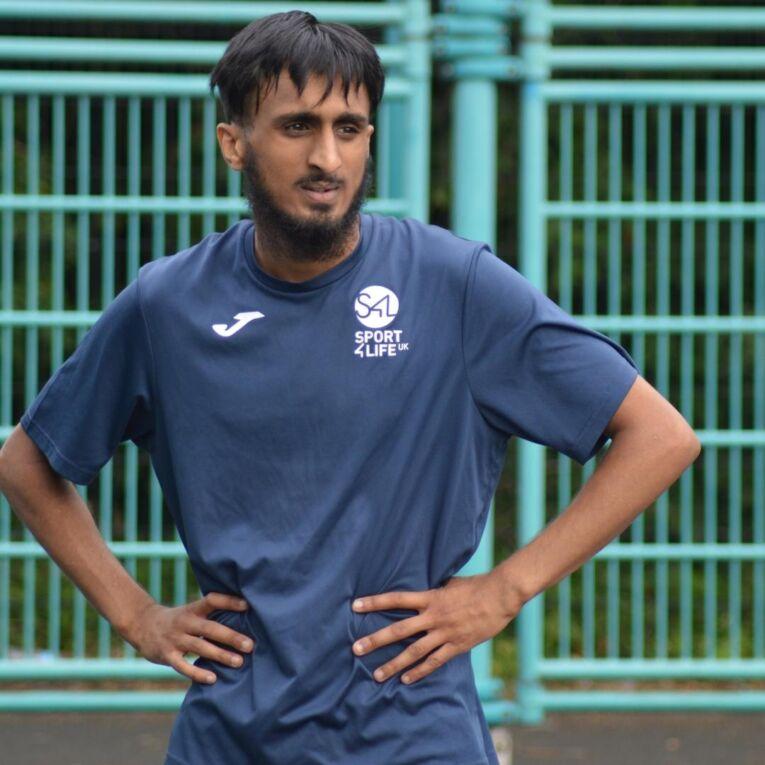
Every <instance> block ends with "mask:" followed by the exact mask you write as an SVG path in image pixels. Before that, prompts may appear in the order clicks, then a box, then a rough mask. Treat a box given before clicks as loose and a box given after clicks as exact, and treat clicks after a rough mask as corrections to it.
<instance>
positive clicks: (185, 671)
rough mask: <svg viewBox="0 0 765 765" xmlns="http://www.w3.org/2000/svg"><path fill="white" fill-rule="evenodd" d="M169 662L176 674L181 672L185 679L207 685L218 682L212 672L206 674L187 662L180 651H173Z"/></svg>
mask: <svg viewBox="0 0 765 765" xmlns="http://www.w3.org/2000/svg"><path fill="white" fill-rule="evenodd" d="M167 661H168V664H169V665H170V666H171V667H172V668H173V669H174V670H175V671H176V672H179V673H180V674H181V675H183V676H184V677H189V678H191V680H193V681H194V682H195V683H205V684H208V685H209V684H210V683H214V682H215V680H216V676H215V675H214V674H213V673H212V672H206V671H205V670H203V669H199V667H195V666H194V665H193V664H191V663H190V662H188V661H186V659H184V658H183V654H182V653H181V652H180V651H173V652H172V653H171V654H170V656H169V657H168V660H167Z"/></svg>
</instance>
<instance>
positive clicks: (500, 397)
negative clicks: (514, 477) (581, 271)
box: [462, 245, 639, 465]
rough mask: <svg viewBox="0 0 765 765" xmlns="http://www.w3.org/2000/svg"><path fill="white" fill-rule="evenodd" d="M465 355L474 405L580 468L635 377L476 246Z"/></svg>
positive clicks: (615, 354)
mask: <svg viewBox="0 0 765 765" xmlns="http://www.w3.org/2000/svg"><path fill="white" fill-rule="evenodd" d="M463 309H464V313H463V337H462V341H463V353H464V358H465V367H466V374H467V378H468V384H469V386H470V389H471V392H472V395H473V399H474V401H475V403H476V406H477V407H478V409H479V410H480V412H481V413H482V415H483V416H484V418H485V419H486V420H487V422H488V423H489V424H490V425H492V426H493V427H494V428H496V429H498V430H500V431H501V432H503V433H504V434H505V435H506V436H507V437H508V438H510V437H511V436H519V437H521V438H524V439H526V440H529V441H533V442H535V443H538V444H542V445H544V446H550V447H552V448H553V449H555V450H556V451H559V452H562V453H563V454H566V455H567V456H568V457H571V458H572V459H574V460H576V461H577V462H578V463H579V464H582V465H583V464H584V463H585V462H587V460H589V459H590V458H591V457H593V456H594V455H595V454H596V453H597V452H598V451H599V450H600V449H601V448H602V446H603V445H604V444H605V442H606V441H607V440H608V436H607V435H605V434H604V432H603V431H604V430H605V428H606V426H607V425H608V423H609V421H610V420H611V418H612V417H613V415H614V413H615V412H616V410H617V409H618V408H619V405H620V404H621V402H622V401H623V399H624V397H625V396H626V394H627V392H628V391H629V389H630V388H631V387H632V384H633V383H634V382H635V379H636V378H637V376H638V373H639V370H638V367H637V365H636V364H635V362H634V361H633V360H632V358H631V356H630V355H629V354H628V353H627V351H625V350H624V348H622V347H621V346H620V345H619V344H618V343H616V342H615V341H613V340H611V338H609V337H607V336H606V335H603V334H601V333H600V332H596V331H594V330H592V329H589V328H587V327H585V326H584V325H582V324H580V323H578V322H577V321H576V320H575V319H574V318H573V317H572V316H571V315H570V314H568V313H566V312H565V311H564V310H563V309H562V308H561V307H560V306H558V305H557V304H556V303H555V302H553V301H552V300H551V299H550V298H548V297H547V296H546V295H545V294H544V293H543V292H542V291H541V290H539V289H538V288H537V287H535V286H534V285H533V284H532V283H531V282H530V281H529V280H528V279H526V278H525V277H524V276H523V275H522V274H521V273H519V272H518V271H517V270H516V269H514V268H513V267H512V266H510V265H509V264H508V263H505V262H504V261H503V260H501V259H500V258H498V257H497V256H496V255H495V254H494V253H493V252H492V251H491V249H490V248H489V247H488V245H483V246H481V247H480V248H478V249H477V250H476V251H475V252H474V253H473V255H472V259H471V263H470V265H469V268H468V276H467V284H466V286H465V302H464V306H463Z"/></svg>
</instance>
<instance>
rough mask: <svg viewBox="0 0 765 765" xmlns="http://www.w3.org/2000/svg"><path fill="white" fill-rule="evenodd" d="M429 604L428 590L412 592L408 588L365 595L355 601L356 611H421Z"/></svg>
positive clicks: (354, 607) (354, 608)
mask: <svg viewBox="0 0 765 765" xmlns="http://www.w3.org/2000/svg"><path fill="white" fill-rule="evenodd" d="M427 605H428V590H422V591H420V592H412V591H406V590H400V591H398V590H397V591H393V592H383V593H381V594H379V595H364V596H361V597H358V598H356V599H355V600H354V601H353V610H354V611H379V610H381V609H385V608H409V609H412V610H413V611H419V610H420V609H422V608H425V607H426V606H427Z"/></svg>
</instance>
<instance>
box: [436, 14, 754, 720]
mask: <svg viewBox="0 0 765 765" xmlns="http://www.w3.org/2000/svg"><path fill="white" fill-rule="evenodd" d="M442 7H443V8H444V10H445V11H446V12H448V13H452V14H455V15H456V16H460V17H463V16H464V17H465V18H469V19H470V20H471V21H472V23H473V24H476V25H478V24H479V23H481V24H483V25H484V29H483V30H482V31H481V32H478V33H477V34H476V35H473V36H471V37H464V38H463V39H462V40H461V44H462V49H461V50H460V49H458V48H457V47H453V48H452V49H451V50H452V53H453V56H452V63H451V70H450V73H451V76H452V77H453V78H454V79H455V81H456V83H455V97H454V116H453V119H454V123H455V125H456V126H457V131H458V135H457V137H456V140H455V144H454V155H455V156H454V175H453V180H454V188H455V194H456V197H455V203H454V208H453V214H454V215H453V224H454V227H455V228H456V229H457V230H458V231H459V232H460V233H462V234H463V235H466V236H471V237H474V238H477V239H485V240H487V241H493V239H494V238H495V237H496V234H497V231H496V221H495V211H494V207H493V205H488V204H487V205H483V204H482V203H483V202H484V200H493V199H494V198H495V196H494V195H495V187H496V183H497V158H496V143H495V136H494V135H493V134H490V135H489V137H488V139H487V137H486V134H485V132H484V127H485V125H486V124H487V123H489V124H496V115H497V98H498V93H500V94H501V95H502V96H503V97H504V96H507V97H514V95H515V89H514V88H513V90H512V91H511V90H510V87H511V86H510V85H507V84H503V83H513V82H516V81H517V82H518V83H519V88H518V93H519V103H518V108H519V110H520V131H519V132H520V138H519V144H520V150H519V153H520V178H519V179H518V187H519V189H520V191H519V205H520V206H519V216H518V219H519V239H518V248H517V249H518V253H519V255H518V258H517V259H516V261H515V262H516V264H517V265H518V266H519V268H520V270H521V271H522V272H523V273H524V274H525V275H526V276H527V277H528V278H530V279H531V281H533V282H534V283H535V284H536V285H538V286H539V287H540V288H541V289H543V290H545V291H546V292H547V293H548V294H549V295H550V296H551V297H552V298H553V299H554V300H556V302H558V303H559V304H560V305H562V306H563V307H564V308H565V309H566V310H568V311H569V312H570V313H572V314H574V315H575V316H577V317H579V319H580V320H581V321H582V322H583V323H585V324H587V325H588V326H591V327H593V328H595V329H598V330H599V331H602V332H605V333H607V334H609V335H610V336H612V337H613V338H614V339H616V340H617V341H618V342H621V343H622V344H623V345H624V346H625V347H626V348H627V349H628V350H629V351H630V352H631V354H632V355H633V357H634V359H635V361H636V362H637V364H638V365H639V367H640V369H641V372H642V373H643V375H644V376H645V377H646V378H647V379H648V380H649V381H650V382H651V383H652V384H653V385H654V386H655V387H656V388H657V389H658V390H659V391H661V392H662V394H663V395H664V396H665V397H667V398H668V399H669V400H670V401H672V402H673V403H674V404H675V406H676V407H677V408H678V409H679V410H680V411H681V412H682V413H683V415H684V416H685V418H686V419H687V420H688V421H689V422H690V424H691V425H692V426H693V427H694V429H696V432H697V434H698V435H699V437H700V439H701V441H702V444H703V452H702V455H701V456H700V458H699V460H697V461H696V463H695V464H694V465H693V466H691V467H690V468H689V469H688V470H687V471H686V472H685V473H684V474H683V476H682V477H681V479H680V480H679V481H678V483H677V484H676V485H675V486H673V487H671V488H670V490H669V491H668V492H665V493H664V494H663V495H662V496H661V497H659V498H658V500H657V501H656V503H655V504H654V506H652V508H650V509H649V510H648V511H647V512H646V513H645V514H644V515H643V516H641V517H639V518H638V520H637V521H636V522H635V523H634V524H633V525H632V526H631V528H630V529H628V530H627V531H626V532H625V533H624V534H623V535H621V537H620V538H619V539H618V540H616V541H615V542H614V543H612V544H610V545H608V546H607V547H606V548H605V550H603V551H602V552H601V553H600V554H599V555H598V556H596V558H595V560H593V561H591V562H589V563H588V564H586V565H585V566H584V567H583V569H581V570H580V571H579V572H576V573H575V574H574V575H572V576H571V577H568V578H567V579H566V580H564V581H563V582H562V583H561V584H560V585H559V586H557V587H555V588H552V589H551V590H549V591H548V593H546V594H545V595H544V596H539V597H537V598H535V599H534V600H533V601H531V602H530V603H528V604H527V605H526V607H525V608H524V610H523V612H522V613H521V615H520V618H519V619H518V635H519V662H518V685H517V695H516V701H515V704H513V705H509V704H501V703H500V704H499V705H498V706H497V708H496V709H495V715H494V716H493V719H495V720H496V719H502V718H511V717H512V718H516V719H520V720H522V721H526V722H537V721H539V720H540V719H541V718H542V716H543V714H544V712H545V710H553V709H554V710H565V709H601V708H602V709H609V710H614V709H647V708H653V709H668V708H693V709H710V708H722V709H744V708H751V709H761V708H763V706H765V692H763V691H762V690H759V689H758V688H757V687H756V686H758V685H759V686H760V687H761V682H760V683H757V682H756V681H761V680H762V679H763V678H764V677H765V609H763V605H765V581H764V580H763V573H765V557H764V556H765V477H764V470H763V468H765V449H764V448H763V447H764V446H765V335H763V332H764V331H765V82H763V81H762V79H761V76H760V74H761V72H762V70H763V68H765V50H764V49H763V48H762V47H761V46H760V47H746V46H742V45H733V44H728V45H727V46H726V44H725V42H724V41H723V43H722V44H718V45H716V46H710V47H701V48H699V47H690V46H687V45H686V46H685V47H682V46H680V45H677V44H675V43H676V35H677V33H680V32H684V31H689V30H696V31H714V32H715V33H718V34H724V33H725V32H726V31H728V32H730V31H734V30H739V31H740V30H747V31H751V30H757V29H759V30H763V29H765V9H761V8H735V7H726V8H688V7H686V8H668V7H667V8H662V7H656V6H653V7H650V8H647V7H646V8H640V7H636V6H624V7H604V6H597V7H596V6H569V7H564V6H554V5H551V4H550V3H548V2H545V1H544V0H536V1H534V0H532V2H528V3H521V2H502V1H501V0H448V1H447V2H444V3H443V5H442ZM502 21H505V22H510V21H514V22H516V23H518V25H519V29H520V40H519V42H520V51H519V54H518V55H509V54H502V53H499V54H497V53H494V52H491V50H492V48H493V47H495V46H496V37H495V35H494V33H493V32H492V28H491V24H497V23H500V22H502ZM570 29H577V30H588V31H590V30H610V31H615V32H618V33H620V34H622V35H624V36H625V37H628V35H629V32H631V31H632V30H643V31H645V30H651V31H654V32H656V33H657V34H661V33H662V32H669V33H672V34H670V35H667V36H666V38H665V39H666V45H658V46H652V47H644V46H636V45H634V44H632V45H630V44H629V40H627V41H626V42H627V44H624V45H619V46H616V47H614V46H601V47H598V46H597V45H596V44H595V45H590V46H563V45H559V44H553V40H552V38H553V35H554V34H555V33H556V32H559V31H560V30H570ZM482 36H485V37H486V43H485V45H484V47H483V48H482V47H481V37H482ZM467 43H470V45H469V46H468V45H467ZM445 45H446V47H447V49H448V48H449V42H448V41H446V43H445ZM481 51H483V53H480V52H481ZM477 52H478V53H477ZM461 53H463V54H462V55H461ZM582 70H584V71H586V72H588V73H589V75H590V77H591V78H590V79H579V78H577V75H578V74H579V72H581V71H582ZM652 70H659V71H660V72H661V75H662V76H663V79H662V78H659V79H649V77H650V74H651V71H652ZM731 71H734V72H736V74H737V75H738V78H739V79H735V78H734V79H730V72H731ZM726 73H727V79H722V76H723V75H725V74H726ZM753 75H754V79H752V76H753ZM476 113H481V114H482V115H485V119H484V120H481V124H480V125H479V124H476V122H475V121H474V120H471V119H470V117H469V116H468V115H474V114H476ZM487 143H488V144H490V145H488V146H487V145H486V144H487ZM477 188H478V189H479V191H478V193H477V191H476V189H477ZM500 254H501V255H503V254H504V255H505V256H506V254H505V253H502V252H500ZM508 259H509V260H511V261H512V260H513V258H508ZM517 449H518V454H517V457H518V466H517V474H518V476H519V481H518V516H517V517H518V527H519V543H523V542H525V541H528V540H529V539H530V538H531V537H533V536H534V535H535V534H536V533H537V532H538V531H539V530H540V529H541V528H542V527H543V525H544V523H545V522H546V521H547V520H549V519H550V518H551V517H553V516H554V515H555V514H557V513H558V512H560V511H561V510H563V509H564V508H565V507H566V506H567V504H568V503H569V501H570V500H571V498H572V496H573V493H574V492H575V491H576V490H577V489H578V487H579V485H581V483H582V482H583V481H584V480H585V479H586V478H588V477H589V475H591V473H592V471H593V470H594V468H595V465H596V464H597V462H598V460H597V459H596V460H592V461H591V462H590V463H588V464H587V465H586V466H585V467H584V468H581V467H580V466H578V465H576V464H575V463H573V462H572V461H571V460H569V459H568V458H567V457H565V456H563V455H556V454H554V453H551V450H546V449H545V448H543V447H540V446H538V445H536V444H531V443H528V442H521V443H519V444H518V447H517ZM485 554H486V556H487V558H488V551H486V553H485ZM485 562H486V563H488V561H485ZM689 679H692V680H694V681H696V682H695V685H696V686H697V687H695V688H694V690H693V691H680V690H665V689H657V688H656V685H657V682H656V681H659V680H689ZM711 680H717V681H721V680H740V681H747V682H748V684H749V685H748V687H747V685H746V683H743V684H739V687H736V688H735V690H730V689H727V688H724V689H721V688H720V687H719V683H718V684H717V687H705V681H711ZM550 681H559V682H557V684H556V685H553V684H552V683H551V682H550ZM560 681H566V683H567V685H564V687H561V682H560ZM578 681H585V683H584V685H582V684H581V683H580V682H578ZM615 681H619V682H615ZM624 681H631V682H626V683H625V682H624ZM650 681H654V682H653V686H652V685H651V683H650ZM753 681H755V682H753ZM741 687H743V688H745V689H744V690H742V689H741Z"/></svg>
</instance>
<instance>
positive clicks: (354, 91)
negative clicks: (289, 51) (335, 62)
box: [256, 69, 370, 118]
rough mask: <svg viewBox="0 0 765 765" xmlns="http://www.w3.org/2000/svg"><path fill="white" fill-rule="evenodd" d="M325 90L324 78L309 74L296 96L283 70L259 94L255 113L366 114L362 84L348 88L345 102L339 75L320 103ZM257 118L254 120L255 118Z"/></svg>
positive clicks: (325, 81) (296, 90)
mask: <svg viewBox="0 0 765 765" xmlns="http://www.w3.org/2000/svg"><path fill="white" fill-rule="evenodd" d="M326 88H327V78H326V77H324V76H323V75H317V74H311V75H310V76H309V77H308V79H307V80H306V85H305V88H304V89H303V92H302V93H298V89H297V86H296V85H295V83H294V82H293V81H292V78H291V77H290V76H289V73H288V72H287V70H286V69H283V70H282V71H281V73H280V74H279V79H278V80H276V81H275V82H274V83H273V84H271V85H270V86H269V87H268V90H267V91H266V92H263V93H262V94H261V98H260V106H259V107H258V112H259V113H261V112H262V113H263V114H267V115H273V114H276V113H278V112H281V111H293V110H295V109H299V110H301V111H317V112H323V111H327V112H331V111H346V110H349V109H350V110H351V111H358V112H361V113H362V114H369V106H370V104H369V95H368V94H367V89H366V88H365V87H364V85H363V84H359V86H358V87H357V86H356V83H353V82H352V83H351V86H350V87H349V88H348V98H347V100H346V98H345V94H344V93H343V81H342V79H341V78H340V77H339V76H338V77H336V78H335V80H334V82H333V85H332V90H331V91H330V92H329V94H328V95H327V97H326V98H325V99H324V100H323V101H322V102H321V103H319V100H320V99H321V98H322V96H323V95H324V91H325V90H326ZM256 118H257V117H256Z"/></svg>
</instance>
